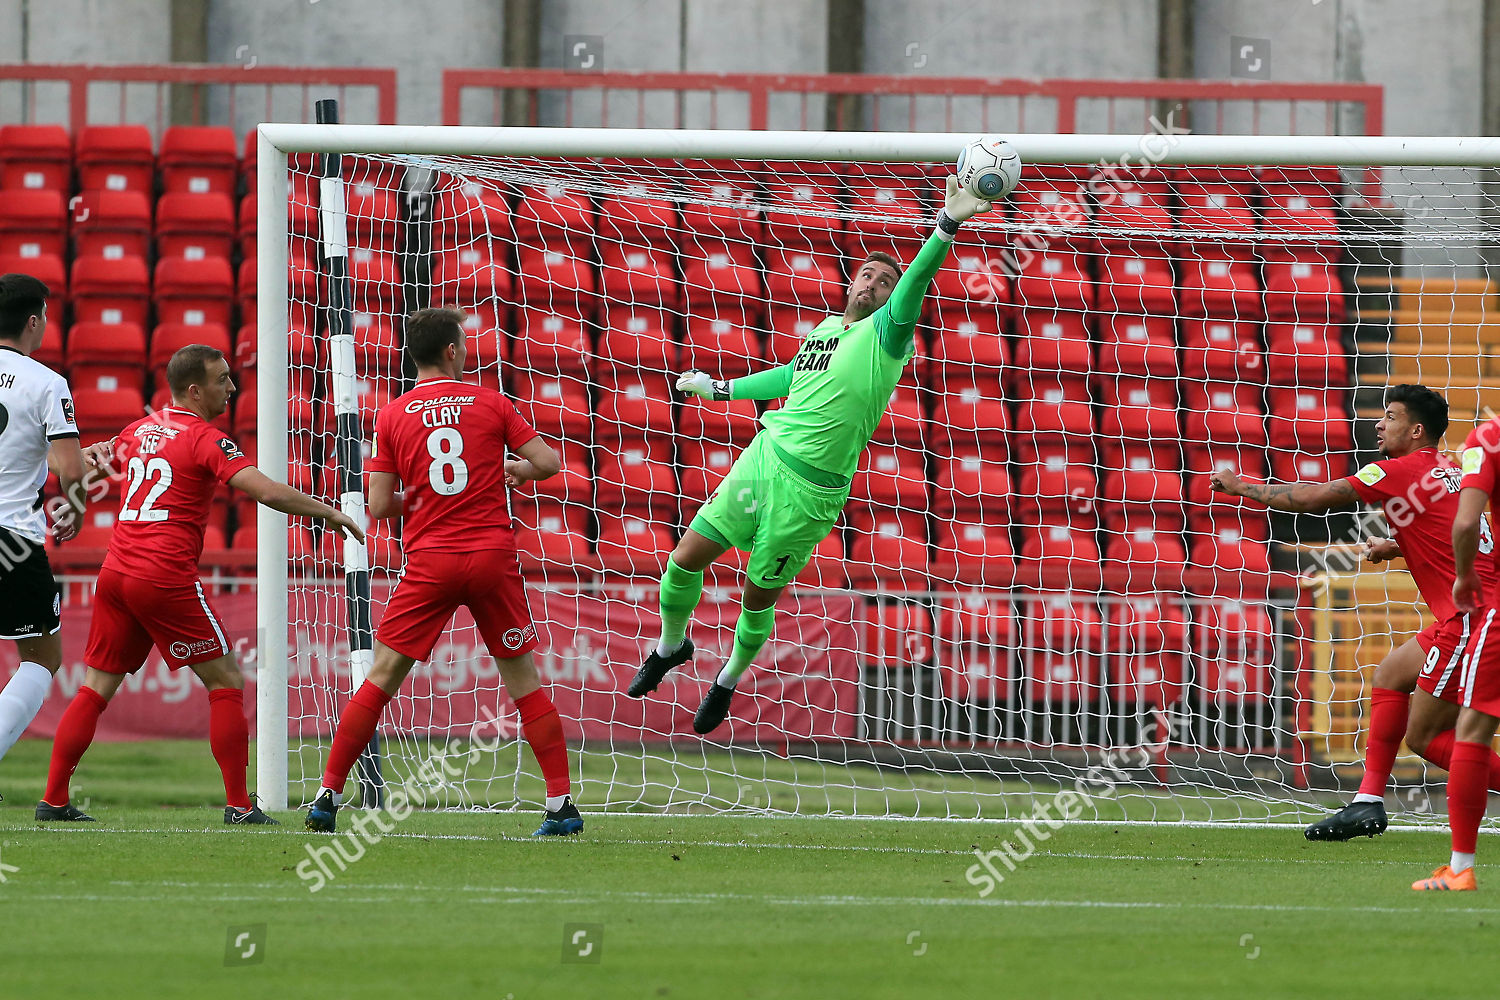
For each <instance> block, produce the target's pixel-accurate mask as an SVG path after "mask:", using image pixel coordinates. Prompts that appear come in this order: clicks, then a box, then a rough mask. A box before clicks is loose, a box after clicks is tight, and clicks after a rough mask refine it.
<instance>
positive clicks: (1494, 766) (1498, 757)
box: [1422, 729, 1500, 792]
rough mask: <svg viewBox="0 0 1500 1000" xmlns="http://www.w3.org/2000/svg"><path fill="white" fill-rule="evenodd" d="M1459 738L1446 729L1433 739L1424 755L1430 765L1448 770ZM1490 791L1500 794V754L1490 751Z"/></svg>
mask: <svg viewBox="0 0 1500 1000" xmlns="http://www.w3.org/2000/svg"><path fill="white" fill-rule="evenodd" d="M1456 738H1457V736H1456V734H1455V733H1454V731H1453V730H1451V729H1445V730H1443V731H1442V732H1440V733H1438V734H1437V735H1436V736H1434V737H1433V738H1432V742H1431V743H1428V744H1427V750H1426V751H1425V752H1424V753H1423V754H1422V756H1423V758H1425V759H1426V760H1427V761H1429V762H1430V763H1433V764H1436V765H1437V766H1438V767H1440V768H1442V769H1443V770H1444V771H1446V770H1448V767H1449V765H1450V764H1451V763H1452V761H1453V741H1454V740H1455V739H1456ZM1490 791H1492V792H1500V754H1497V753H1495V752H1494V751H1493V750H1491V751H1490Z"/></svg>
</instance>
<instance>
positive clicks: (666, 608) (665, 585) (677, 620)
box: [656, 558, 703, 656]
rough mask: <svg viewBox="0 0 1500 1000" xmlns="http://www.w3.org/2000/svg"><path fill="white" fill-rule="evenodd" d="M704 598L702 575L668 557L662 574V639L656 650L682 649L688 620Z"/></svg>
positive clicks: (661, 651)
mask: <svg viewBox="0 0 1500 1000" xmlns="http://www.w3.org/2000/svg"><path fill="white" fill-rule="evenodd" d="M702 599H703V574H702V573H689V572H688V571H687V570H685V569H683V568H682V567H681V566H679V565H677V564H676V563H675V562H673V561H672V560H671V559H670V558H668V559H667V571H666V572H665V573H663V574H662V575H661V641H660V642H658V643H657V644H656V651H657V653H659V654H661V655H662V656H667V655H669V654H671V653H675V652H676V651H677V650H678V649H680V648H682V640H683V639H684V638H686V637H687V623H688V619H690V618H692V617H693V609H694V608H696V607H697V606H698V602H699V601H700V600H702Z"/></svg>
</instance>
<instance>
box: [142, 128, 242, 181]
mask: <svg viewBox="0 0 1500 1000" xmlns="http://www.w3.org/2000/svg"><path fill="white" fill-rule="evenodd" d="M159 159H160V166H161V186H162V190H163V191H165V192H167V193H168V194H175V193H178V192H182V193H186V194H209V193H212V194H220V195H224V196H225V197H228V196H230V195H233V194H234V191H235V183H236V181H237V180H238V173H239V166H240V162H239V155H238V153H237V152H236V150H235V146H234V132H233V131H232V130H231V129H228V128H224V127H222V126H216V125H173V126H172V127H171V128H169V129H167V130H166V131H165V132H164V133H162V137H161V156H160V158H159Z"/></svg>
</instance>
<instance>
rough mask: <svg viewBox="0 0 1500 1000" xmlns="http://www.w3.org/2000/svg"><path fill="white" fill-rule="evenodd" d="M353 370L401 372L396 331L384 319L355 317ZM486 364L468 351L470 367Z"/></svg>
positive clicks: (477, 353)
mask: <svg viewBox="0 0 1500 1000" xmlns="http://www.w3.org/2000/svg"><path fill="white" fill-rule="evenodd" d="M353 326H354V370H355V371H356V372H357V373H359V374H360V375H362V376H363V375H370V374H391V373H396V372H400V371H401V345H400V342H399V341H398V340H397V338H396V327H395V324H393V323H392V322H391V321H390V320H389V319H387V318H386V317H384V316H377V315H374V314H372V313H355V314H354V322H353ZM486 360H489V359H486V358H485V356H484V355H483V354H481V353H479V352H478V351H476V350H475V349H474V347H473V345H470V350H469V367H470V368H478V367H480V365H481V364H483V363H484V362H485V361H486Z"/></svg>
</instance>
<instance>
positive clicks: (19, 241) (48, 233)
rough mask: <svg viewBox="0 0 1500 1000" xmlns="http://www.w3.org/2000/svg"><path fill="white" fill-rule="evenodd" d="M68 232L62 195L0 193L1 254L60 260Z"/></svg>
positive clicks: (47, 192)
mask: <svg viewBox="0 0 1500 1000" xmlns="http://www.w3.org/2000/svg"><path fill="white" fill-rule="evenodd" d="M67 232H68V213H67V203H66V201H65V200H64V199H63V195H62V192H60V191H48V190H45V189H44V190H39V191H28V190H25V189H24V188H23V189H19V190H4V189H0V254H14V255H16V256H18V257H40V256H41V255H43V254H51V255H53V256H59V257H60V256H62V255H63V254H64V253H66V252H67V245H68V239H67Z"/></svg>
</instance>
